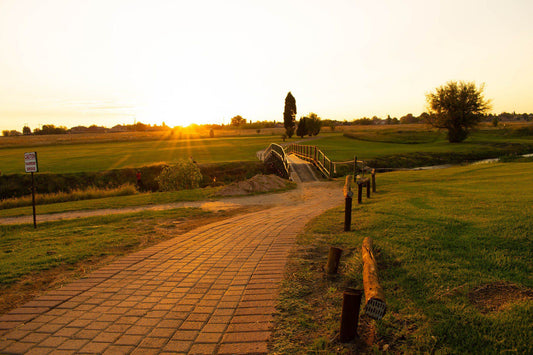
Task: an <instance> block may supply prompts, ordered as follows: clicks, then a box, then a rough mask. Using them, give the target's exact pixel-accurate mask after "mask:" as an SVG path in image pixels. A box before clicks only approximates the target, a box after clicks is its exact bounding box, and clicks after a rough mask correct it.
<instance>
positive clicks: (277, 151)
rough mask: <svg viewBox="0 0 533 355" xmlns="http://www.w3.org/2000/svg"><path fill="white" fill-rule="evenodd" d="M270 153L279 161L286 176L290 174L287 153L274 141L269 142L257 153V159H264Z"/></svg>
mask: <svg viewBox="0 0 533 355" xmlns="http://www.w3.org/2000/svg"><path fill="white" fill-rule="evenodd" d="M270 155H273V156H274V157H276V159H277V160H279V161H281V163H282V166H283V169H284V170H285V171H284V172H285V173H286V174H287V176H290V170H289V162H288V160H287V154H285V150H284V149H283V147H282V146H280V145H279V144H276V143H270V145H269V146H268V147H267V149H265V150H264V151H263V152H261V154H258V157H259V159H261V160H262V161H265V160H266V159H267V158H268V157H269V156H270Z"/></svg>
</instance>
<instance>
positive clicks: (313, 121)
mask: <svg viewBox="0 0 533 355" xmlns="http://www.w3.org/2000/svg"><path fill="white" fill-rule="evenodd" d="M305 123H306V125H307V133H308V134H309V135H310V136H316V135H317V134H319V133H320V129H321V128H322V121H321V120H320V117H318V116H317V114H316V113H313V112H311V113H310V114H309V117H308V118H307V119H306V120H305Z"/></svg>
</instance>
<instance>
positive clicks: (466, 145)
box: [309, 130, 533, 161]
mask: <svg viewBox="0 0 533 355" xmlns="http://www.w3.org/2000/svg"><path fill="white" fill-rule="evenodd" d="M372 133H373V134H368V132H367V131H366V132H364V134H358V136H360V138H363V139H353V138H348V137H344V136H342V135H341V134H340V133H339V134H337V135H333V136H326V137H320V138H319V139H317V140H314V141H310V142H309V144H311V145H317V146H318V147H319V148H320V149H321V150H322V151H323V152H324V153H325V154H326V155H327V156H328V157H329V158H330V159H331V160H333V161H346V160H351V159H353V158H354V156H357V157H358V158H359V159H363V160H369V159H373V158H377V157H383V156H391V155H395V154H412V153H420V152H427V153H474V154H475V153H480V154H482V153H483V152H484V151H486V150H487V149H489V148H492V147H495V149H501V150H502V153H501V155H505V154H506V153H505V152H503V150H504V149H505V145H508V144H510V143H517V144H527V145H530V146H531V147H532V149H533V136H531V135H530V136H524V137H520V136H512V135H507V136H506V135H504V134H503V133H501V132H498V131H480V132H476V133H474V134H473V135H472V137H470V138H469V139H467V140H466V141H465V142H463V143H453V144H451V143H449V142H448V141H447V139H446V138H445V134H441V135H437V134H435V133H434V132H421V133H420V134H418V135H417V136H415V137H413V135H412V134H409V135H398V134H397V135H396V136H397V137H394V136H393V135H392V134H390V133H389V132H387V131H384V132H383V131H377V130H376V131H373V132H372ZM424 134H427V136H428V139H427V140H424V139H423V137H421V136H423V135H424ZM356 136H357V135H356ZM385 140H388V141H385ZM402 141H403V142H402ZM417 141H418V142H420V143H416V144H413V143H412V142H417ZM400 142H402V143H400ZM404 142H410V143H404Z"/></svg>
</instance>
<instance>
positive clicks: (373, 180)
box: [372, 169, 376, 193]
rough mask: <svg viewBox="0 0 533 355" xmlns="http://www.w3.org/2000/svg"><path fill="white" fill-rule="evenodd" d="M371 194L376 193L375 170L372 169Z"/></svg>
mask: <svg viewBox="0 0 533 355" xmlns="http://www.w3.org/2000/svg"><path fill="white" fill-rule="evenodd" d="M372 192H374V193H375V192H376V169H372Z"/></svg>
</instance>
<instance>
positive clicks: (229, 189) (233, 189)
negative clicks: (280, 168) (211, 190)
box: [219, 175, 288, 196]
mask: <svg viewBox="0 0 533 355" xmlns="http://www.w3.org/2000/svg"><path fill="white" fill-rule="evenodd" d="M287 182H288V180H285V179H282V178H280V177H279V176H277V175H256V176H254V177H253V178H251V179H248V180H245V181H239V182H234V183H233V184H230V185H228V186H226V187H225V188H223V189H222V190H220V192H219V195H222V196H233V195H247V194H253V193H255V192H266V191H272V190H278V189H282V188H284V187H285V186H287Z"/></svg>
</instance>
